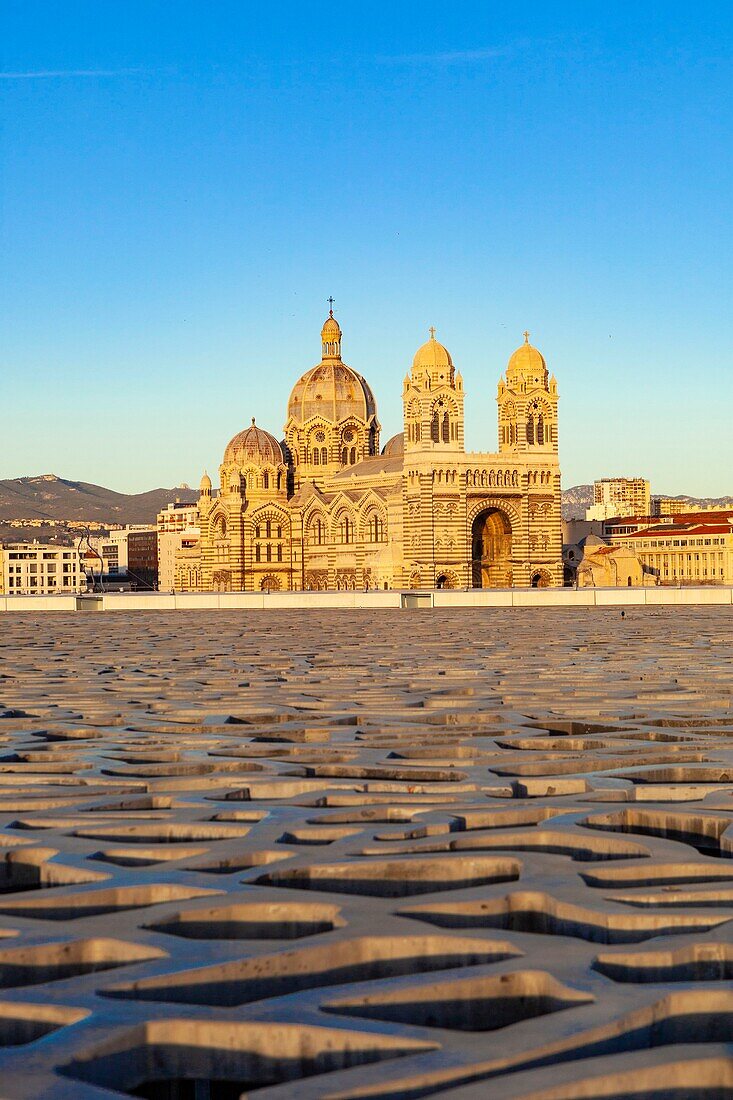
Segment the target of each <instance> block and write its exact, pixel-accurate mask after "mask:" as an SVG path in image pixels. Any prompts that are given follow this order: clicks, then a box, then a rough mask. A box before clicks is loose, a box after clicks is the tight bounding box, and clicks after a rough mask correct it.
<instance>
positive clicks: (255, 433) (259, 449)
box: [224, 417, 284, 466]
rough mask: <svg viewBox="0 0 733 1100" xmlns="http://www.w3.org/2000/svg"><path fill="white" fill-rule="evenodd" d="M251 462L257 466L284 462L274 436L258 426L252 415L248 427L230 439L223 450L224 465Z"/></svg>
mask: <svg viewBox="0 0 733 1100" xmlns="http://www.w3.org/2000/svg"><path fill="white" fill-rule="evenodd" d="M253 462H254V463H255V464H256V465H257V466H268V465H269V466H279V465H280V464H281V463H282V462H284V459H283V453H282V449H281V447H280V444H279V443H278V441H277V440H276V439H275V436H274V435H270V433H269V432H266V431H265V430H264V428H258V427H257V425H256V424H255V418H254V417H252V423H251V425H250V426H249V428H245V429H244V431H242V432H238V433H237V434H236V435H235V436H234V438H233V439H230V440H229V442H228V444H227V448H226V450H225V451H224V465H225V466H228V465H230V464H231V465H237V466H246V465H249V464H250V463H253Z"/></svg>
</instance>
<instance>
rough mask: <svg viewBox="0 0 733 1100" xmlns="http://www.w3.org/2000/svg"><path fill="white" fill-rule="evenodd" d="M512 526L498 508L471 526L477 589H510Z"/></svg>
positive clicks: (486, 512) (473, 573)
mask: <svg viewBox="0 0 733 1100" xmlns="http://www.w3.org/2000/svg"><path fill="white" fill-rule="evenodd" d="M511 560H512V525H511V523H510V522H509V518H508V516H507V515H506V513H504V512H501V511H499V509H498V508H487V509H486V511H484V512H479V514H478V515H477V516H476V518H475V520H474V521H473V523H472V525H471V575H472V583H473V587H474V588H507V587H509V586H510V585H511V583H512V565H511Z"/></svg>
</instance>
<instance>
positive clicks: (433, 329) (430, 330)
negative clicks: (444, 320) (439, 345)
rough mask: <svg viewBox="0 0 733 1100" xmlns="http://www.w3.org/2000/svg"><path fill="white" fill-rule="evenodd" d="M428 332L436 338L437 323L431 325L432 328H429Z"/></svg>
mask: <svg viewBox="0 0 733 1100" xmlns="http://www.w3.org/2000/svg"><path fill="white" fill-rule="evenodd" d="M428 332H429V333H430V339H431V340H434V339H435V325H431V326H430V328H429V329H428Z"/></svg>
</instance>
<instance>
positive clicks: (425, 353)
mask: <svg viewBox="0 0 733 1100" xmlns="http://www.w3.org/2000/svg"><path fill="white" fill-rule="evenodd" d="M420 368H422V369H423V370H430V371H434V370H441V368H442V369H445V370H452V369H453V360H452V359H451V357H450V352H449V351H448V349H447V348H444V347H443V345H442V344H440V343H438V341H437V340H436V339H435V329H431V330H430V339H429V340H427V341H426V342H425V343H424V344H423V345H422V347H419V348H418V349H417V351H416V352H415V358H414V359H413V360H412V369H413V370H416V369H418V370H419V369H420Z"/></svg>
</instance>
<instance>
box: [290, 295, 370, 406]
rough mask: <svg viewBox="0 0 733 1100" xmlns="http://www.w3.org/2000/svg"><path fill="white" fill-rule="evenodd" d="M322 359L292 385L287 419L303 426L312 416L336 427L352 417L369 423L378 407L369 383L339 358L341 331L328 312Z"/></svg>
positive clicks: (323, 334)
mask: <svg viewBox="0 0 733 1100" xmlns="http://www.w3.org/2000/svg"><path fill="white" fill-rule="evenodd" d="M321 345H322V356H323V357H322V359H321V362H320V363H318V364H317V366H315V367H311V369H310V370H308V371H306V372H305V374H304V375H303V376H302V377H301V378H299V379H298V381H297V382H296V383H295V385H294V386H293V390H292V393H291V394H290V400H289V401H288V420H293V421H294V422H295V423H296V424H300V425H302V424H305V423H307V421H309V420H311V419H312V418H313V417H318V418H319V419H321V420H325V421H328V422H330V423H332V424H338V423H340V422H341V421H343V420H348V419H349V418H350V417H354V418H356V419H357V420H360V421H364V422H366V421H368V420H369V419H370V417H372V416H375V415H376V411H377V404H376V401H375V400H374V394H373V393H372V391H371V388H370V386H369V383H368V382H367V381H366V379H365V378H362V376H361V375H360V374H358V373H357V371H355V370H352V369H351V367H349V366H347V365H346V363H344V361H343V360H342V358H341V329H340V328H339V325H338V321H336V319H335V318H334V316H333V313H332V312H331V313H329V316H328V317H327V318H326V322H325V324H324V326H323V329H322V330H321Z"/></svg>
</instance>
